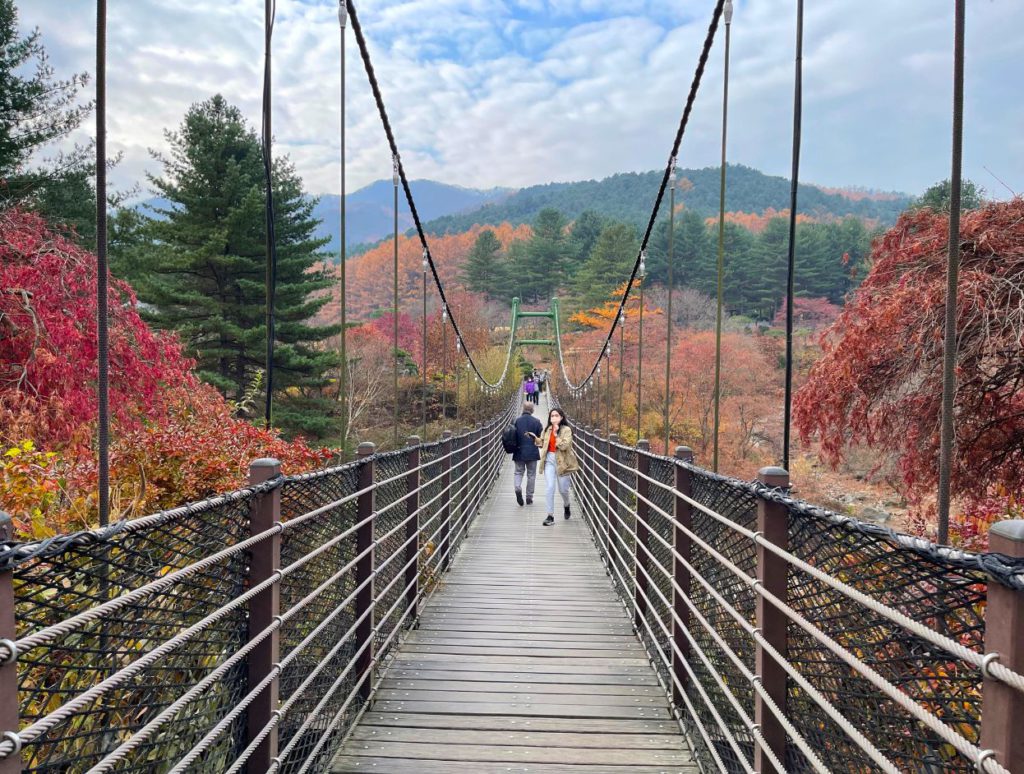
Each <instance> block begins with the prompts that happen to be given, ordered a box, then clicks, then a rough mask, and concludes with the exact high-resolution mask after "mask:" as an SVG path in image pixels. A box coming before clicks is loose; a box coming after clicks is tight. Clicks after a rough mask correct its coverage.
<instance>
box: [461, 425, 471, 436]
mask: <svg viewBox="0 0 1024 774" xmlns="http://www.w3.org/2000/svg"><path fill="white" fill-rule="evenodd" d="M472 432H473V428H472V427H463V428H462V429H461V430H459V435H469V434H470V433H472Z"/></svg>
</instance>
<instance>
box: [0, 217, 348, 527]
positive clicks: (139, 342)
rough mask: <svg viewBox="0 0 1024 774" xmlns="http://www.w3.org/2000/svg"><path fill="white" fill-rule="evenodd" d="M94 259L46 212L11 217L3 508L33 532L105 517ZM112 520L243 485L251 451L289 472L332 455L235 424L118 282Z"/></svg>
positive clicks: (2, 231)
mask: <svg viewBox="0 0 1024 774" xmlns="http://www.w3.org/2000/svg"><path fill="white" fill-rule="evenodd" d="M95 278H96V259H95V257H94V256H93V255H91V254H89V253H88V252H86V251H85V250H83V249H82V248H81V247H79V246H77V245H75V244H74V243H72V242H70V241H68V240H66V239H65V238H63V237H62V236H60V235H59V234H55V233H53V232H52V231H50V230H49V229H48V228H47V226H46V224H45V223H44V221H43V220H42V219H41V218H40V217H39V216H37V215H34V214H31V213H26V212H20V211H18V210H6V211H3V212H0V452H2V454H3V457H0V459H2V463H0V508H2V509H4V510H6V511H8V512H10V514H11V515H12V517H13V519H14V523H15V526H16V529H17V532H18V534H19V535H20V536H22V537H34V538H40V537H46V536H48V535H51V534H54V533H55V532H61V531H67V530H74V529H81V528H85V527H89V526H91V525H93V523H94V522H95V517H96V509H97V503H96V500H97V495H96V492H97V479H98V473H97V463H96V453H95V449H94V446H93V439H94V438H95V437H96V422H97V413H98V408H97V398H96V381H97V376H98V366H97V346H96V341H97V330H96V328H97V324H96V279H95ZM108 300H109V306H110V409H111V438H112V442H111V482H112V484H111V509H112V517H113V518H122V517H128V516H133V515H138V514H141V513H143V512H147V511H151V510H156V509H160V508H165V507H169V506H173V505H178V504H181V503H183V502H186V501H188V500H192V499H196V498H201V497H205V496H207V495H210V494H213V493H214V492H218V491H224V490H228V489H232V488H235V487H237V486H239V485H241V484H243V483H244V482H245V478H246V470H247V467H248V464H249V462H250V461H251V460H253V459H255V458H257V457H263V456H275V457H278V458H279V459H281V460H282V462H283V463H284V465H285V466H286V467H287V468H289V469H291V470H303V469H308V468H310V467H315V466H317V465H318V464H321V463H322V462H323V461H324V460H325V459H326V458H327V457H328V456H329V454H328V453H327V452H326V451H325V450H322V449H321V450H317V449H313V448H310V447H309V446H307V445H306V444H305V443H304V442H302V441H301V440H297V441H292V442H287V441H284V440H282V439H281V438H280V437H279V436H278V435H277V434H275V433H273V432H269V431H267V430H263V429H259V428H256V427H254V426H253V425H251V424H249V423H247V422H245V421H243V420H240V419H237V418H235V417H234V416H233V414H232V407H231V406H230V404H228V403H227V402H226V401H225V400H224V399H223V398H222V397H221V396H220V394H219V393H217V392H216V390H214V389H213V388H211V387H209V386H207V385H205V384H203V383H202V382H200V381H199V380H198V379H197V378H196V377H195V375H194V374H193V373H192V371H191V365H192V363H191V362H190V361H189V360H188V359H187V358H186V357H185V356H184V355H183V353H182V351H181V347H180V345H179V343H178V341H177V339H176V338H175V337H174V336H172V335H170V334H166V333H161V332H155V331H153V330H151V329H150V328H149V327H148V326H147V325H146V323H145V322H144V321H143V320H142V318H141V317H140V316H139V314H138V309H137V303H136V298H135V294H134V293H133V292H132V289H131V287H130V286H128V285H127V284H126V283H124V282H121V281H118V280H116V279H114V280H112V281H111V283H110V295H109V299H108Z"/></svg>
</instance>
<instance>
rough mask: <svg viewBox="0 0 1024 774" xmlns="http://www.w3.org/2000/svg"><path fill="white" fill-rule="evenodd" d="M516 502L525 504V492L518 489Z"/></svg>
mask: <svg viewBox="0 0 1024 774" xmlns="http://www.w3.org/2000/svg"><path fill="white" fill-rule="evenodd" d="M516 502H517V503H519V504H520V505H522V504H523V493H522V492H520V491H519V490H518V489H517V490H516Z"/></svg>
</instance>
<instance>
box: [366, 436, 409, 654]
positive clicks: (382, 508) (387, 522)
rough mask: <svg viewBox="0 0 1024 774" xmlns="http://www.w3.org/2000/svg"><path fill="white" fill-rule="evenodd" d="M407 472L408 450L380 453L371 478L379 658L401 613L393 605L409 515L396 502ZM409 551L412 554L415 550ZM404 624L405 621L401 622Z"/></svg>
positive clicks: (399, 590) (401, 581)
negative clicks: (372, 480) (375, 482)
mask: <svg viewBox="0 0 1024 774" xmlns="http://www.w3.org/2000/svg"><path fill="white" fill-rule="evenodd" d="M408 470H409V452H408V450H404V449H403V450H400V451H395V452H390V453H388V454H381V455H379V456H377V457H376V459H375V469H374V479H375V480H376V481H379V482H382V483H379V484H378V485H377V490H376V501H375V506H374V507H375V510H376V512H377V518H376V519H375V520H374V537H375V539H376V540H378V541H379V542H378V543H377V545H376V546H375V548H374V550H373V556H374V559H373V566H374V567H375V568H376V571H377V573H378V574H377V576H376V577H375V579H374V589H375V591H374V597H375V598H377V609H376V611H375V616H374V623H375V624H376V626H377V635H376V639H377V643H376V648H377V653H378V655H381V652H380V651H381V648H382V647H383V646H384V643H385V642H387V641H388V638H389V637H391V633H392V632H393V631H394V629H395V625H396V624H397V623H398V621H399V619H401V617H402V613H403V612H405V609H404V607H403V606H402V605H399V604H397V603H398V600H399V598H401V597H403V596H404V593H405V564H406V561H407V558H408V557H407V552H406V551H405V549H404V544H405V542H406V535H405V524H406V522H407V521H408V515H409V514H408V503H407V502H398V501H399V500H401V499H402V498H403V497H404V496H405V495H406V494H408V491H409V484H408V479H407V476H406V475H403V474H406V473H407V472H408ZM391 479H393V480H391ZM383 482H387V483H383ZM396 503H397V504H396ZM389 506H390V507H389ZM388 533H391V534H390V535H389V534H388ZM412 550H413V552H415V547H414V548H413V549H412ZM399 576H401V577H399ZM389 585H390V588H388V586H389ZM385 589H386V591H385ZM392 608H394V609H392ZM389 611H390V612H389ZM385 616H387V617H386V618H385ZM408 622H409V621H408V618H407V619H406V621H405V622H404V623H406V624H407V623H408ZM394 642H395V640H394V639H392V643H394Z"/></svg>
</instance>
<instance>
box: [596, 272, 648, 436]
mask: <svg viewBox="0 0 1024 774" xmlns="http://www.w3.org/2000/svg"><path fill="white" fill-rule="evenodd" d="M646 277H647V260H646V257H645V256H644V254H643V253H641V254H640V320H639V327H638V333H637V342H636V440H637V443H639V442H640V434H641V432H642V431H643V413H644V405H643V398H644V280H645V279H646ZM599 362H600V361H599Z"/></svg>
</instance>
